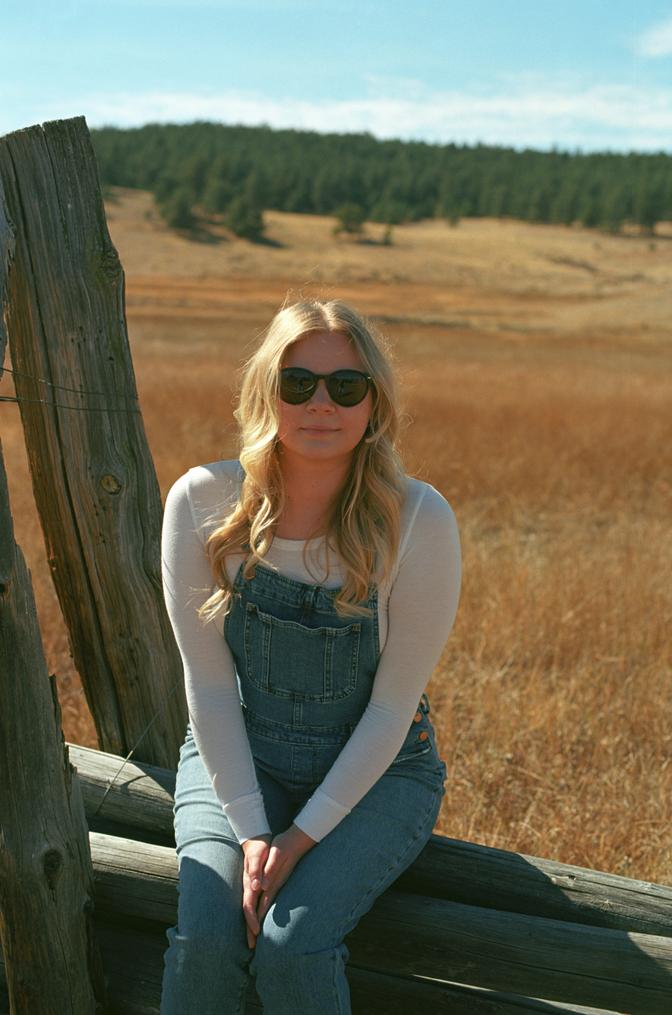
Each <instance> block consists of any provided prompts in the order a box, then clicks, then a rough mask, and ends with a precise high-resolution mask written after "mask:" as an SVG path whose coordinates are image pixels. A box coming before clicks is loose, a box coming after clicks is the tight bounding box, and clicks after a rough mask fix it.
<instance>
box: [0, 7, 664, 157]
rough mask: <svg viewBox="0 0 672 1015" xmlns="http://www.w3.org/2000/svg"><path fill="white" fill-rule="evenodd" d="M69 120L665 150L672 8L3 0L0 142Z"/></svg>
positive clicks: (587, 148)
mask: <svg viewBox="0 0 672 1015" xmlns="http://www.w3.org/2000/svg"><path fill="white" fill-rule="evenodd" d="M81 114H83V115H85V116H86V119H87V122H88V124H89V126H90V127H95V126H101V125H103V124H114V125H118V126H138V125H141V124H143V123H147V122H157V121H158V122H173V123H179V122H189V121H192V120H196V119H207V120H215V121H221V122H223V123H247V124H259V123H267V124H269V125H271V126H274V127H297V128H305V129H310V130H320V131H339V132H349V131H364V130H368V131H370V132H371V133H373V134H374V135H375V136H377V137H381V138H383V137H400V138H405V139H418V140H426V141H432V142H439V143H446V142H450V141H454V142H457V143H462V144H464V143H466V144H475V143H477V142H479V141H480V142H482V143H487V144H504V145H511V146H514V147H516V148H523V147H533V148H539V149H548V148H550V147H552V146H556V147H558V148H561V149H564V150H576V149H580V150H582V151H605V150H611V151H630V150H637V151H667V152H671V153H672V0H668V2H653V0H499V2H497V0H460V2H456V0H357V2H352V0H312V2H310V0H246V2H241V0H237V2H236V0H193V2H185V0H86V2H84V0H57V2H55V0H49V2H46V0H24V2H17V0H5V4H4V5H3V17H2V61H1V62H0V134H4V133H7V132H9V131H11V130H16V129H19V128H21V127H25V126H29V125H31V124H34V123H41V122H44V121H45V120H51V119H59V118H61V117H69V116H77V115H81Z"/></svg>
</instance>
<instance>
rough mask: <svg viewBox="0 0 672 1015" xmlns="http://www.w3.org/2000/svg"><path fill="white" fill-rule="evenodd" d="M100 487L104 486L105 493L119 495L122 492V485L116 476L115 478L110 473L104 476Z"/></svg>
mask: <svg viewBox="0 0 672 1015" xmlns="http://www.w3.org/2000/svg"><path fill="white" fill-rule="evenodd" d="M100 485H101V486H102V488H103V490H104V491H105V493H119V491H120V490H121V483H120V482H119V480H118V479H117V477H116V476H113V475H112V474H111V473H109V472H108V473H107V474H106V475H104V476H103V478H102V479H101V481H100Z"/></svg>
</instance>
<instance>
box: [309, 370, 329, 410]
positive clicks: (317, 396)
mask: <svg viewBox="0 0 672 1015" xmlns="http://www.w3.org/2000/svg"><path fill="white" fill-rule="evenodd" d="M334 404H335V403H334V402H332V400H331V395H330V394H329V392H328V390H327V382H326V381H325V379H324V377H321V378H320V379H319V381H318V382H317V387H316V388H315V391H314V392H313V394H312V395H311V397H310V398H309V399H308V405H316V406H318V407H323V406H332V405H334Z"/></svg>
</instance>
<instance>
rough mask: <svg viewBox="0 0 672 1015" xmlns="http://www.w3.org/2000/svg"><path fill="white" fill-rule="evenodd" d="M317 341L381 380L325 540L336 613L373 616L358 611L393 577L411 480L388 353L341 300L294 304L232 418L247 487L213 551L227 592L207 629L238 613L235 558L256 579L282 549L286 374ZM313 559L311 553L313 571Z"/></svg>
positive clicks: (203, 610)
mask: <svg viewBox="0 0 672 1015" xmlns="http://www.w3.org/2000/svg"><path fill="white" fill-rule="evenodd" d="M313 331H334V332H341V333H344V334H345V335H347V336H348V337H349V339H350V341H351V342H352V343H353V345H354V346H355V348H356V349H357V352H358V353H359V355H360V357H361V359H362V362H363V364H364V369H365V370H366V372H367V373H369V374H371V376H372V377H373V379H374V381H373V399H372V409H371V417H370V421H369V427H368V429H367V436H365V437H364V438H363V439H362V440H361V441H360V442H359V444H358V445H357V447H356V448H355V449H354V451H353V453H352V463H351V468H350V470H349V474H348V477H347V479H346V481H345V483H344V485H343V487H342V489H341V491H340V494H339V495H338V496H337V497H336V498H335V500H334V503H333V504H332V505H331V510H330V512H329V515H328V518H327V532H326V540H327V542H328V543H331V545H332V546H333V547H334V549H335V550H336V552H337V554H338V555H339V556H340V558H341V561H342V564H343V568H344V572H345V576H346V577H345V581H344V583H343V584H342V586H341V587H340V589H339V591H338V595H337V596H336V597H335V598H334V607H335V609H336V611H337V613H338V614H339V615H341V616H346V615H347V616H353V615H354V616H363V615H368V614H369V613H370V612H371V611H370V610H369V609H368V608H367V607H364V606H360V605H357V604H358V603H359V602H360V601H361V600H364V599H366V598H368V595H369V589H370V584H371V583H372V582H373V580H374V575H377V580H378V581H384V580H385V579H386V578H389V577H390V575H391V573H392V568H393V566H394V560H395V556H396V552H397V548H398V544H399V538H400V527H401V522H400V519H401V506H402V503H403V498H404V493H405V488H406V478H405V470H404V466H403V463H402V459H401V455H400V452H399V450H398V446H397V442H398V438H399V430H400V418H401V417H400V411H399V394H398V384H397V380H396V377H395V375H394V371H393V369H392V364H391V360H392V355H391V351H390V348H389V345H388V343H387V341H386V340H385V339H384V338H383V336H382V335H380V334H378V333H375V332H374V330H373V328H372V327H371V325H370V324H369V323H368V322H367V321H365V319H364V318H363V317H362V316H361V315H360V314H358V313H357V312H356V311H355V310H353V309H352V308H351V307H349V306H348V305H347V304H345V303H344V302H343V301H341V300H329V301H320V300H302V301H299V302H297V303H293V304H289V305H288V304H286V303H285V305H284V306H283V307H281V309H280V310H279V311H278V313H277V314H276V315H275V317H274V318H273V320H272V321H271V323H270V324H269V326H268V328H267V329H266V331H265V333H264V334H263V335H262V340H261V343H260V344H259V346H258V347H257V349H256V350H255V352H254V353H253V354H252V356H251V357H250V358H249V359H248V360H247V362H246V363H245V364H244V367H243V380H242V385H241V389H240V395H239V401H238V407H237V408H236V409H235V410H234V413H233V414H234V417H235V418H236V420H237V422H238V424H239V428H240V436H239V441H240V452H239V459H240V464H241V466H242V467H243V469H244V471H245V478H244V479H243V482H242V486H241V490H240V495H239V498H238V502H237V504H236V505H235V507H234V508H233V510H232V511H231V512H230V513H229V514H228V515H227V516H226V517H225V518H224V519H223V520H222V521H221V523H220V524H219V525H218V527H217V528H215V529H214V530H213V531H212V532H211V534H210V536H209V538H208V540H207V542H206V552H207V554H208V558H209V561H210V567H211V570H212V574H213V578H214V579H215V582H216V584H217V586H218V588H217V590H216V591H215V592H214V593H213V594H212V595H211V596H210V598H209V599H208V600H206V602H204V603H203V605H202V606H201V607H200V608H199V610H198V614H199V617H200V618H201V619H202V620H205V621H209V620H212V619H213V618H214V616H215V615H217V614H218V613H220V612H222V613H227V612H228V610H229V608H230V602H231V594H232V584H231V581H230V579H229V577H228V575H227V572H226V557H227V555H229V554H233V553H235V554H240V553H241V552H244V551H247V557H246V559H245V566H244V571H243V574H244V577H245V578H250V577H252V575H253V574H254V569H255V567H256V565H257V563H258V562H259V561H262V560H263V559H264V556H265V554H266V553H267V551H268V550H269V548H270V546H271V543H272V541H273V534H274V532H275V529H276V526H277V523H278V520H279V518H280V516H281V515H282V511H283V508H284V505H285V489H284V481H283V476H282V472H281V469H280V465H279V460H278V448H277V443H278V442H277V437H278V428H279V417H278V411H277V399H278V387H279V375H280V368H281V365H282V361H283V357H284V354H285V352H286V350H287V349H288V347H289V346H290V345H292V343H294V342H296V341H298V340H299V339H300V338H302V337H304V336H305V335H306V334H308V333H309V332H313ZM311 536H312V533H311ZM306 542H307V541H306ZM305 552H306V547H304V562H305Z"/></svg>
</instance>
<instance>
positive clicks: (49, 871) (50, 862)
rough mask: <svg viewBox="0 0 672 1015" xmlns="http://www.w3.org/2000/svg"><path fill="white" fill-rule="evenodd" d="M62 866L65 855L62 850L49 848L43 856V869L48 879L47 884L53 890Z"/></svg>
mask: <svg viewBox="0 0 672 1015" xmlns="http://www.w3.org/2000/svg"><path fill="white" fill-rule="evenodd" d="M62 866H63V856H62V854H61V852H60V850H58V849H48V850H47V852H46V853H45V854H44V856H43V857H42V869H43V870H44V876H45V878H46V879H47V884H48V885H49V887H50V888H51V890H52V891H53V890H54V889H55V887H56V882H57V881H58V877H59V874H60V873H61V867H62Z"/></svg>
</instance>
